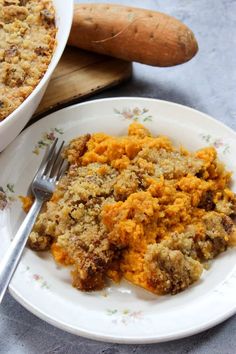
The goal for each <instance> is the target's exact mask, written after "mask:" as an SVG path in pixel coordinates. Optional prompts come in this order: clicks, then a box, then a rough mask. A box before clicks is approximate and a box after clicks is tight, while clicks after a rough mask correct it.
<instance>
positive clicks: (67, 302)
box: [0, 98, 236, 343]
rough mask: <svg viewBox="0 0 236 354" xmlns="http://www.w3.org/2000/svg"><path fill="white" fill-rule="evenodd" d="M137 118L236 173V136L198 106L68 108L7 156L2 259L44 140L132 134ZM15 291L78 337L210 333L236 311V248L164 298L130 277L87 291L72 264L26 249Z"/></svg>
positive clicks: (131, 339) (137, 101) (0, 180)
mask: <svg viewBox="0 0 236 354" xmlns="http://www.w3.org/2000/svg"><path fill="white" fill-rule="evenodd" d="M134 119H136V120H138V121H140V122H143V123H144V124H145V126H147V127H148V128H149V129H151V131H152V133H153V134H165V135H168V136H169V137H171V138H173V141H174V142H175V143H176V144H183V145H184V146H186V147H187V148H188V149H190V150H193V149H198V148H201V147H203V146H206V145H209V144H213V145H215V147H216V148H217V150H218V152H219V156H220V158H221V159H222V160H223V161H224V162H225V163H226V165H227V167H228V168H229V169H230V170H232V171H234V172H236V167H235V156H236V139H235V137H236V134H235V133H234V132H233V131H232V130H230V129H229V128H227V127H226V126H224V125H223V124H221V123H219V122H217V121H215V120H214V119H212V118H210V117H208V116H206V115H205V114H203V113H200V112H198V111H195V110H193V109H190V108H187V107H184V106H180V105H177V104H173V103H169V102H165V101H158V100H153V99H144V98H114V99H103V100H97V101H92V102H87V103H82V104H79V105H76V106H72V107H69V108H66V109H64V110H61V111H58V112H56V113H54V114H51V115H49V116H47V117H46V118H44V119H41V120H40V121H38V122H37V123H35V124H33V125H32V126H30V127H29V128H28V129H26V130H25V131H24V132H23V133H22V134H21V135H20V136H19V137H18V138H17V139H16V140H15V141H14V142H13V143H12V144H11V145H10V146H9V147H8V148H7V149H6V150H5V151H4V152H3V153H2V154H1V156H0V170H1V174H0V186H1V187H2V188H3V189H4V191H5V192H6V195H7V199H8V204H7V205H6V206H5V208H4V210H2V211H1V212H0V228H1V249H0V257H1V255H2V254H3V253H4V251H5V250H6V248H7V246H8V244H9V242H10V238H11V237H12V235H14V233H15V232H16V230H17V228H18V226H19V224H20V222H21V221H22V220H23V217H24V214H23V212H22V210H21V204H20V202H19V200H18V198H17V196H18V195H25V194H26V193H27V188H28V186H29V183H30V181H31V180H32V176H33V175H34V173H35V171H36V169H37V167H38V166H39V163H40V160H41V158H42V154H43V153H44V144H47V143H48V142H50V141H51V139H53V138H54V136H59V137H60V138H63V139H65V140H66V141H69V140H70V139H71V138H73V137H75V136H77V135H81V134H84V133H88V132H89V133H93V132H97V131H103V132H106V133H109V134H115V135H120V134H125V133H126V131H127V127H128V125H129V124H130V122H131V121H132V120H134ZM46 133H47V134H48V135H47V136H46ZM233 189H234V190H235V185H233ZM3 207H4V203H2V208H3ZM10 291H11V294H12V295H13V296H14V297H15V299H16V300H17V301H19V302H20V303H21V304H22V305H23V306H25V307H26V308H27V309H28V310H29V311H31V312H33V313H34V314H35V315H37V316H38V317H40V318H42V319H44V320H45V321H47V322H49V323H51V324H53V325H55V326H57V327H59V328H61V329H64V330H66V331H69V332H71V333H74V334H77V335H81V336H84V337H88V338H92V339H97V340H104V341H110V342H120V343H152V342H161V341H167V340H172V339H177V338H181V337H185V336H188V335H191V334H194V333H197V332H200V331H203V330H205V329H207V328H209V327H212V326H214V325H216V324H217V323H219V322H221V321H223V320H225V319H226V318H228V317H230V316H232V315H233V314H234V313H235V312H236V300H235V294H236V253H235V250H230V251H227V252H225V253H224V254H222V255H221V256H219V257H218V258H217V259H216V260H214V261H213V263H212V266H211V267H210V269H209V270H208V271H205V272H204V274H203V277H202V278H201V280H200V281H199V282H198V283H196V284H194V285H193V286H192V287H190V288H189V289H187V290H186V291H184V292H183V293H180V294H178V295H175V296H165V297H157V296H154V295H152V294H150V293H148V292H146V291H145V290H142V289H140V288H136V287H134V286H132V285H129V284H128V283H127V282H122V283H121V284H120V285H112V284H111V285H110V286H109V287H108V288H107V289H105V290H103V291H100V292H93V293H82V292H80V291H78V290H76V289H74V288H73V287H72V286H71V285H70V276H69V270H68V269H66V268H64V269H62V268H61V269H59V268H58V267H57V266H56V265H55V263H54V261H53V260H52V258H51V256H50V255H43V254H37V253H34V252H32V251H31V250H28V249H27V250H26V251H25V253H24V256H23V258H22V261H21V263H20V265H19V267H18V270H17V272H16V273H15V276H14V278H13V280H12V282H11V285H10Z"/></svg>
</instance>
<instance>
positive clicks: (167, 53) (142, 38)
mask: <svg viewBox="0 0 236 354" xmlns="http://www.w3.org/2000/svg"><path fill="white" fill-rule="evenodd" d="M69 44H70V45H73V46H76V47H79V48H82V49H86V50H89V51H93V52H97V53H101V54H106V55H111V56H114V57H117V58H120V59H124V60H127V61H137V62H140V63H144V64H149V65H153V66H173V65H177V64H182V63H184V62H186V61H188V60H190V59H191V58H192V57H193V56H194V55H195V54H196V53H197V51H198V45H197V41H196V39H195V37H194V34H193V32H192V31H191V30H190V29H189V28H188V27H187V26H186V25H184V24H183V23H181V22H180V21H178V20H177V19H175V18H173V17H171V16H168V15H165V14H163V13H161V12H156V11H149V10H144V9H139V8H133V7H128V6H121V5H113V4H78V5H75V10H74V19H73V25H72V30H71V33H70V37H69Z"/></svg>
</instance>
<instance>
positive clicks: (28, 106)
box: [0, 0, 74, 151]
mask: <svg viewBox="0 0 236 354" xmlns="http://www.w3.org/2000/svg"><path fill="white" fill-rule="evenodd" d="M73 3H74V1H73V0H66V1H63V0H53V4H54V7H55V10H56V27H57V36H56V39H57V45H56V49H55V53H54V55H53V57H52V60H51V63H50V64H49V66H48V69H47V71H46V73H45V75H44V76H43V78H42V80H41V81H40V82H39V84H38V85H37V86H36V88H35V89H34V90H33V92H32V93H31V94H30V95H29V96H28V97H27V99H26V100H25V101H24V102H23V103H22V104H21V105H20V106H19V107H17V109H16V110H15V111H13V112H12V113H11V114H10V115H9V116H8V117H7V118H5V119H4V120H3V121H2V122H0V151H2V150H3V149H4V148H5V147H6V146H7V145H8V144H9V143H10V142H11V141H12V140H13V139H15V137H16V136H17V135H18V134H19V133H20V132H21V130H22V129H23V128H24V126H25V125H26V124H27V122H28V121H29V120H30V118H31V116H32V114H33V113H34V112H35V110H36V108H37V107H38V105H39V102H40V101H41V99H42V97H43V94H44V92H45V90H46V88H47V85H48V82H49V79H50V77H51V75H52V73H53V70H54V69H55V68H56V66H57V64H58V61H59V59H60V57H61V55H62V53H63V51H64V48H65V46H66V42H67V39H68V36H69V33H70V29H71V24H72V18H73Z"/></svg>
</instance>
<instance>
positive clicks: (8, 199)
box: [0, 183, 16, 211]
mask: <svg viewBox="0 0 236 354" xmlns="http://www.w3.org/2000/svg"><path fill="white" fill-rule="evenodd" d="M14 189H15V186H14V184H11V183H8V184H7V185H6V188H3V187H1V186H0V211H3V210H4V209H5V208H6V207H8V206H10V204H11V203H12V202H14V201H15V200H16V198H15V196H14V193H15V190H14Z"/></svg>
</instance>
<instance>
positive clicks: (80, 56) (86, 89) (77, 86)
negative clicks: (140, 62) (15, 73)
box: [34, 47, 132, 117]
mask: <svg viewBox="0 0 236 354" xmlns="http://www.w3.org/2000/svg"><path fill="white" fill-rule="evenodd" d="M131 73H132V64H131V63H129V62H126V61H123V60H119V59H115V58H111V57H106V56H103V55H98V54H94V53H90V52H86V51H83V50H80V49H77V48H72V47H67V48H66V50H65V52H64V54H63V56H62V58H61V60H60V62H59V64H58V66H57V67H56V69H55V71H54V73H53V76H52V78H51V80H50V82H49V85H48V88H47V91H46V93H45V95H44V97H43V99H42V101H41V103H40V105H39V107H38V109H37V111H36V113H35V115H34V117H35V116H37V117H39V116H43V115H46V114H47V113H49V112H53V111H55V110H57V109H59V108H62V107H65V106H67V105H69V104H72V103H76V102H78V101H81V100H83V99H84V98H86V97H88V96H90V95H92V94H95V93H97V92H99V91H102V90H104V89H106V88H108V87H112V86H115V85H117V84H119V83H121V82H122V81H124V80H127V79H128V78H129V77H130V76H131Z"/></svg>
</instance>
